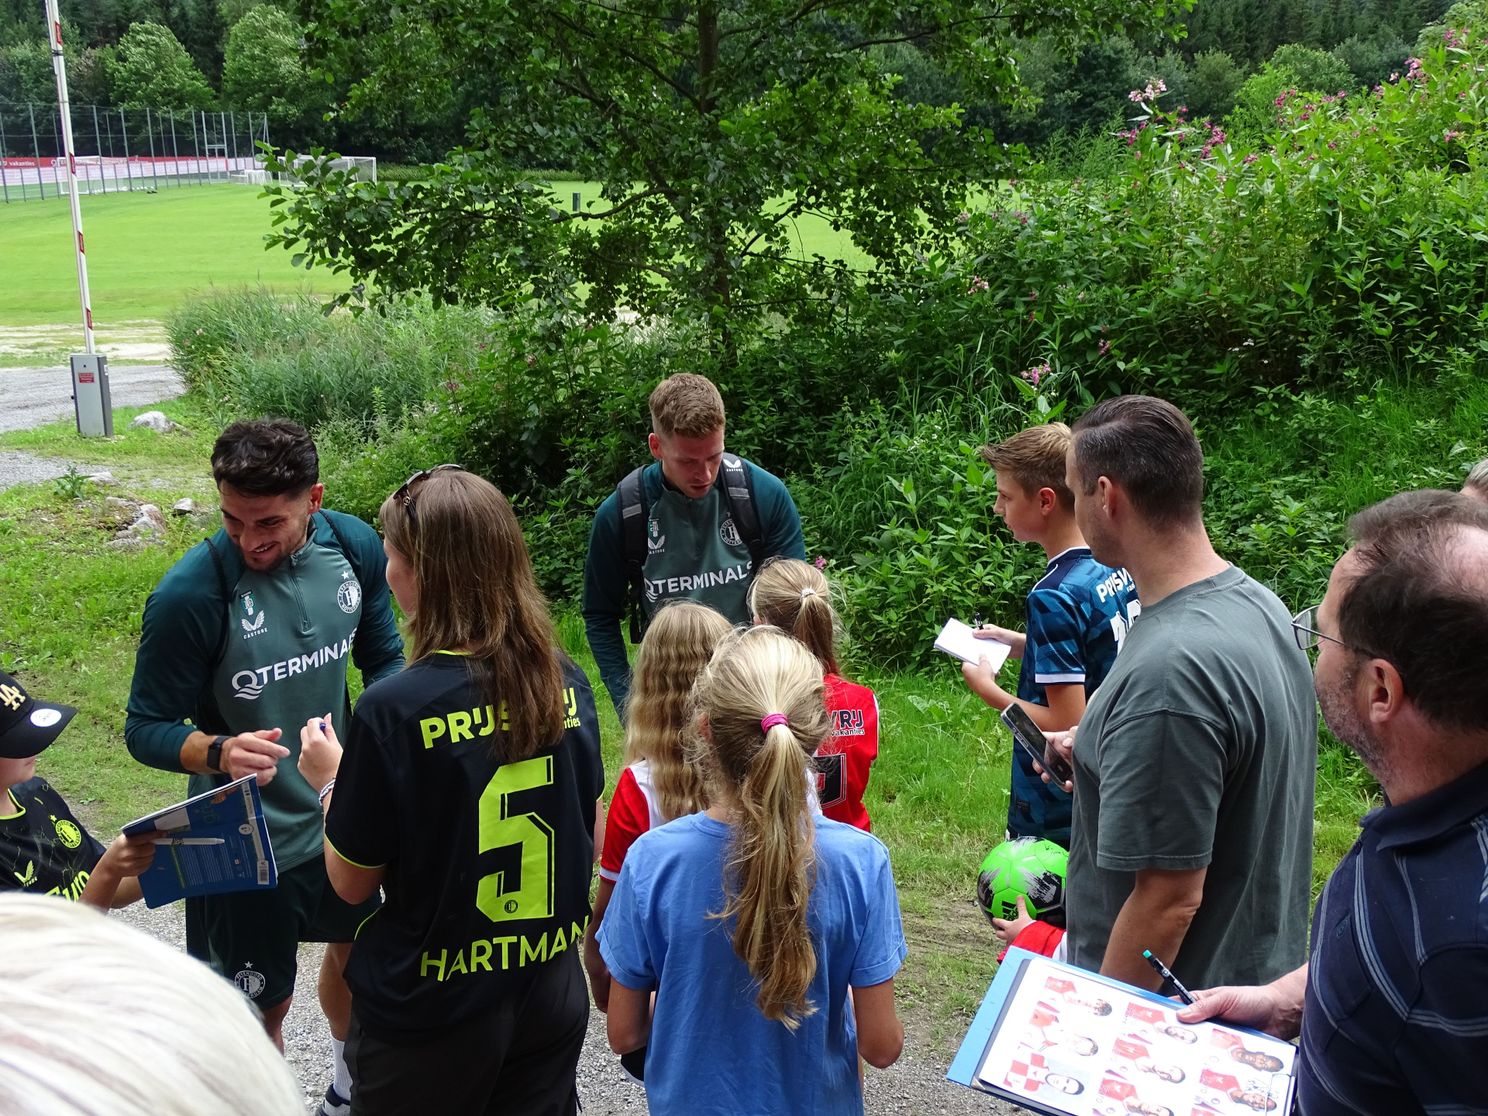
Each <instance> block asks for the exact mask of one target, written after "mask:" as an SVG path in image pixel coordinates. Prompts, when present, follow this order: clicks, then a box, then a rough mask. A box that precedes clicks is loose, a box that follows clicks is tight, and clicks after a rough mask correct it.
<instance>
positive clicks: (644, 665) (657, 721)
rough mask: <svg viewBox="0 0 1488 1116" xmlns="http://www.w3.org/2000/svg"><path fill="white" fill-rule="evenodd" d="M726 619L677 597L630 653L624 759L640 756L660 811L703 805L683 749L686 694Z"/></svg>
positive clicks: (688, 810) (701, 788) (698, 776)
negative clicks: (632, 657) (632, 660)
mask: <svg viewBox="0 0 1488 1116" xmlns="http://www.w3.org/2000/svg"><path fill="white" fill-rule="evenodd" d="M728 631H729V622H728V621H727V620H726V619H725V618H724V617H723V616H722V615H720V614H719V613H717V612H715V611H714V610H713V609H711V608H709V607H708V606H707V605H701V604H697V603H696V602H695V601H677V602H675V603H673V604H669V605H666V606H665V607H664V608H662V609H661V610H660V611H658V612H657V614H656V618H655V619H654V620H652V621H651V626H650V627H648V628H647V629H646V638H645V639H644V640H643V641H642V642H641V649H640V651H639V653H637V655H636V660H635V673H634V674H633V675H632V680H631V687H630V703H629V705H627V707H626V724H625V762H626V763H627V764H632V763H636V762H638V761H640V760H646V761H647V762H648V763H649V764H650V765H651V785H652V787H653V788H655V790H656V799H657V806H658V808H659V809H660V811H661V816H662V817H664V818H666V819H667V820H668V821H670V820H671V819H673V818H680V817H681V816H682V815H684V814H695V813H697V812H698V811H699V810H704V809H706V808H707V806H708V794H707V788H706V786H705V785H704V783H703V776H702V772H700V771H699V770H698V768H697V765H696V764H693V763H689V762H688V760H687V756H686V755H685V754H684V737H685V735H686V732H687V728H688V712H689V709H688V699H689V697H690V696H691V695H692V687H693V683H695V682H696V681H697V677H698V674H699V673H700V672H701V671H702V669H703V668H704V667H705V666H707V665H708V659H709V658H710V657H711V656H712V654H713V649H714V648H715V647H717V646H718V641H719V640H720V639H722V638H723V637H724V636H725V635H727V634H728Z"/></svg>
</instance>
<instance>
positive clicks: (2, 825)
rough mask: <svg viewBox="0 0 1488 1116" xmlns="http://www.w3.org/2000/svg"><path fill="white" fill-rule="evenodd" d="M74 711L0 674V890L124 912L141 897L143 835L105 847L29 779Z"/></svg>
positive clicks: (148, 843) (150, 854) (40, 783)
mask: <svg viewBox="0 0 1488 1116" xmlns="http://www.w3.org/2000/svg"><path fill="white" fill-rule="evenodd" d="M76 713H77V710H76V709H73V708H71V707H70V706H66V705H52V704H49V703H47V702H42V701H37V700H36V699H35V698H33V697H31V695H30V694H28V693H26V691H25V689H24V688H23V687H22V686H21V684H20V683H19V682H17V681H16V680H15V679H14V678H13V677H11V676H10V675H9V674H6V673H5V672H4V671H0V892H4V891H7V890H23V891H36V892H42V893H45V894H47V895H58V896H61V897H62V898H64V899H76V900H80V901H81V902H84V903H88V904H91V905H92V906H95V907H102V908H104V909H107V908H109V907H123V906H127V905H128V904H130V903H132V902H134V901H135V900H136V899H138V898H139V897H140V887H139V878H138V877H139V874H140V873H141V872H143V871H144V870H145V869H146V868H148V867H149V866H150V861H151V860H153V859H154V857H155V846H154V844H153V842H152V840H151V838H150V837H148V836H146V837H140V838H126V837H123V836H120V837H117V838H115V839H114V843H113V844H112V845H110V846H109V847H108V848H107V849H105V848H104V847H103V846H102V845H100V844H99V843H98V842H97V841H95V840H94V839H93V838H92V837H91V836H90V835H89V834H88V831H87V830H86V829H84V828H83V825H82V823H81V822H79V821H78V820H77V819H76V818H75V817H73V816H72V810H71V808H70V807H69V806H68V805H67V802H66V800H64V799H63V797H62V796H61V795H60V794H58V793H57V792H56V791H54V790H53V789H52V788H51V785H50V784H49V783H47V781H46V780H45V779H42V778H39V777H38V776H37V774H36V757H37V755H38V754H39V753H40V752H41V751H42V750H43V749H44V748H46V747H47V745H49V744H51V742H52V741H54V740H56V739H57V737H58V736H60V735H61V733H62V730H63V729H64V728H66V727H67V722H68V721H70V720H72V718H73V716H74V715H75V714H76Z"/></svg>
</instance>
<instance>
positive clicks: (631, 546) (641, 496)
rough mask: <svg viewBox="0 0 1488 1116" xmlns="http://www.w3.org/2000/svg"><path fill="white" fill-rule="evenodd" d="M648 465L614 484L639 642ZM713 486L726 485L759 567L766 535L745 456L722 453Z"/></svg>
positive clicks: (633, 629) (643, 619)
mask: <svg viewBox="0 0 1488 1116" xmlns="http://www.w3.org/2000/svg"><path fill="white" fill-rule="evenodd" d="M645 469H646V466H644V465H642V466H640V467H639V468H636V469H632V470H631V471H630V472H629V473H627V474H626V475H625V477H624V478H623V479H622V480H621V481H620V483H619V484H617V485H616V486H615V492H616V493H617V494H618V496H619V501H620V535H621V538H622V540H623V541H624V544H625V577H626V580H627V581H629V582H630V642H631V643H639V642H641V637H642V636H643V635H644V634H645V631H646V625H647V622H648V618H647V616H646V609H645V600H646V596H645V579H644V577H643V576H642V573H641V571H642V568H643V567H644V566H645V564H646V524H647V522H648V521H649V520H650V518H651V506H650V504H649V503H648V502H647V500H646V486H645V484H644V483H642V480H641V474H642V473H643V472H645ZM713 487H715V488H718V487H722V488H723V498H724V499H725V500H726V501H727V502H728V507H729V516H730V517H731V518H732V519H733V521H734V526H735V527H736V528H738V531H739V537H740V538H741V539H742V540H743V541H744V545H745V546H746V547H748V548H749V560H750V562H751V563H752V564H753V567H754V568H755V569H759V565H760V563H761V562H763V561H764V560H765V536H764V533H763V532H762V531H761V530H760V521H759V511H758V509H757V508H756V507H755V504H754V478H753V477H752V476H750V473H749V467H748V466H747V465H745V464H744V459H743V458H742V457H733V456H731V455H729V454H724V455H723V461H722V462H721V464H720V465H719V468H718V476H717V477H716V478H715V479H714V481H713Z"/></svg>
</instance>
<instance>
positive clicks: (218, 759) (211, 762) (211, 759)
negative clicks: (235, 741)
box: [207, 736, 231, 775]
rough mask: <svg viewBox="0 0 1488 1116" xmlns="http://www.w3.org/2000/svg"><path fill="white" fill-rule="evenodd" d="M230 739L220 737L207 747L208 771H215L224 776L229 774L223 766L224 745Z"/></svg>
mask: <svg viewBox="0 0 1488 1116" xmlns="http://www.w3.org/2000/svg"><path fill="white" fill-rule="evenodd" d="M229 739H231V738H230V737H227V736H219V737H216V738H215V739H214V740H213V741H212V743H210V744H208V745H207V770H208V771H215V772H217V773H219V774H224V775H225V774H226V773H227V772H226V771H225V770H224V768H223V766H222V745H224V744H226V743H227V742H228V740H229Z"/></svg>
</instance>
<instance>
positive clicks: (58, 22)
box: [46, 0, 93, 353]
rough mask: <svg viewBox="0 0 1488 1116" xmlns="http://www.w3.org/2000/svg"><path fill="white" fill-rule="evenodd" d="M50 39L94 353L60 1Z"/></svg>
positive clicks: (51, 18) (87, 337)
mask: <svg viewBox="0 0 1488 1116" xmlns="http://www.w3.org/2000/svg"><path fill="white" fill-rule="evenodd" d="M46 16H47V38H48V39H49V40H50V41H51V44H52V72H53V73H54V74H56V76H57V107H58V109H59V110H60V111H61V113H62V146H63V148H64V149H65V150H64V152H63V154H64V155H66V156H67V197H68V200H69V201H70V202H71V203H72V240H73V253H74V254H75V255H76V256H77V273H78V295H79V297H81V299H82V303H83V348H84V349H85V350H86V351H87V352H88V353H92V352H93V304H92V301H91V299H90V298H89V295H88V256H87V253H86V252H85V251H84V250H83V206H82V202H81V200H80V199H79V197H78V182H77V153H76V151H75V150H74V148H73V146H72V105H71V103H70V102H69V100H68V97H67V62H66V60H65V59H64V58H63V57H62V17H61V15H60V14H58V11H57V0H46Z"/></svg>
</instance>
